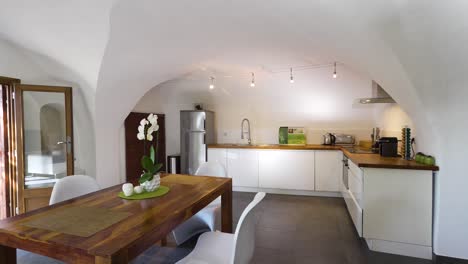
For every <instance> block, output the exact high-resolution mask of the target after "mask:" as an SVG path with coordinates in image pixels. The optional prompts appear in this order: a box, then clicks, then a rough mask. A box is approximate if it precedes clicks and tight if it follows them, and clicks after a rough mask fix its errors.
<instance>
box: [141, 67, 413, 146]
mask: <svg viewBox="0 0 468 264" xmlns="http://www.w3.org/2000/svg"><path fill="white" fill-rule="evenodd" d="M332 71H333V69H332V68H330V67H328V68H323V69H313V70H305V71H298V72H295V73H294V78H295V83H294V84H290V83H289V73H287V72H286V73H275V74H272V73H268V72H264V71H263V72H262V71H261V72H257V74H256V86H255V87H250V86H249V83H250V75H249V72H244V73H243V74H242V73H238V74H234V75H229V74H227V73H224V74H221V73H218V78H216V79H215V89H213V90H210V89H209V88H208V85H209V77H210V75H209V74H207V73H206V72H202V71H197V72H193V73H191V74H190V75H185V76H183V77H181V78H178V79H175V80H172V81H169V82H165V83H163V84H161V85H158V86H156V87H154V88H153V89H151V90H150V91H149V92H147V93H146V94H145V95H144V96H143V97H142V98H141V99H140V101H139V102H138V103H137V104H136V106H135V108H134V109H133V111H136V112H155V113H163V114H166V130H167V131H166V139H167V142H166V149H167V154H178V153H179V152H180V138H179V137H180V122H179V118H180V115H179V112H180V110H188V109H193V107H194V103H203V104H204V107H205V109H207V110H213V111H215V117H216V120H215V122H216V132H217V142H218V143H246V139H244V140H241V139H240V123H241V120H242V119H243V118H244V117H247V118H249V119H250V121H251V130H252V142H253V143H258V144H262V143H263V144H277V143H278V128H279V127H280V126H303V127H305V128H306V130H307V143H309V144H321V143H322V135H323V134H325V133H326V132H328V131H329V132H336V133H349V134H352V135H355V136H356V137H357V140H369V139H370V134H371V131H372V128H373V127H374V126H376V125H377V126H380V127H381V128H382V130H383V131H384V133H383V135H389V136H398V137H401V127H402V126H403V125H405V124H407V125H410V126H412V122H411V120H410V118H409V117H408V116H407V115H406V114H405V113H404V111H403V110H402V109H401V108H400V107H399V106H398V105H397V104H370V105H362V104H359V103H357V100H356V99H357V98H361V97H369V96H370V95H371V91H372V89H371V80H370V79H369V78H366V77H364V76H362V74H359V73H357V72H354V71H352V70H351V69H348V68H347V67H345V66H340V67H339V68H338V73H339V78H337V79H333V78H332V75H331V73H332ZM226 76H229V77H226Z"/></svg>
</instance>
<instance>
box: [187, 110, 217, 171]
mask: <svg viewBox="0 0 468 264" xmlns="http://www.w3.org/2000/svg"><path fill="white" fill-rule="evenodd" d="M213 143H215V133H214V112H212V111H206V110H182V111H180V168H181V173H185V174H195V172H196V171H197V169H198V167H199V166H200V164H202V163H204V162H206V161H207V155H208V151H207V145H208V144H213Z"/></svg>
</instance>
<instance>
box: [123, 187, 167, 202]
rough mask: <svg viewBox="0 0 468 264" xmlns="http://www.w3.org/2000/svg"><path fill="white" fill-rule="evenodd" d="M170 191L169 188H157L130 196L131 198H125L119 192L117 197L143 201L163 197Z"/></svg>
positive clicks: (125, 197)
mask: <svg viewBox="0 0 468 264" xmlns="http://www.w3.org/2000/svg"><path fill="white" fill-rule="evenodd" d="M169 190H170V188H169V187H167V186H163V185H161V186H159V188H158V189H156V190H154V191H152V192H142V193H139V194H136V193H134V194H132V195H131V196H125V194H124V193H123V192H119V197H120V198H123V199H127V200H143V199H149V198H154V197H159V196H163V195H165V194H166V193H168V192H169Z"/></svg>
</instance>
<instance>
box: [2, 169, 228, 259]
mask: <svg viewBox="0 0 468 264" xmlns="http://www.w3.org/2000/svg"><path fill="white" fill-rule="evenodd" d="M161 184H162V185H165V186H168V187H170V188H171V190H170V192H169V193H168V194H166V195H164V196H162V197H157V198H152V199H147V200H134V201H131V200H124V199H121V198H119V197H118V196H117V194H118V192H119V191H121V185H117V186H113V187H110V188H107V189H103V190H100V191H98V192H95V193H91V194H88V195H85V196H81V197H78V198H75V199H72V200H68V201H65V202H62V203H58V204H55V205H52V206H48V207H45V208H42V209H38V210H35V211H32V212H29V213H25V214H22V215H19V216H16V217H12V218H8V219H5V220H2V221H0V245H1V246H0V263H16V257H14V256H13V254H14V253H15V251H16V250H15V248H19V249H23V250H27V251H30V252H34V253H37V254H41V255H45V256H49V257H52V258H56V259H59V260H62V261H65V262H67V263H127V262H128V261H129V260H131V259H132V258H134V257H136V256H138V255H139V254H140V253H142V252H143V251H144V250H145V249H147V248H148V247H150V246H151V245H153V244H154V243H156V242H157V241H159V240H161V239H163V238H165V236H166V235H167V234H168V233H169V232H171V231H172V230H173V229H174V228H175V227H177V226H178V225H179V224H181V223H182V222H184V221H185V220H186V219H188V218H190V217H191V216H192V215H194V214H195V213H197V212H198V211H199V210H201V209H202V208H204V207H205V206H206V205H208V204H209V203H210V202H211V201H213V200H214V199H216V198H217V197H218V196H221V197H222V199H221V200H222V202H221V203H222V204H221V206H222V208H221V210H222V231H223V232H231V233H232V180H231V179H230V178H218V177H205V176H189V175H175V174H170V175H164V176H163V177H162V179H161ZM83 206H89V207H99V208H106V209H110V210H115V211H120V212H128V213H131V216H129V217H128V218H125V219H124V220H122V221H120V222H118V223H116V224H114V225H112V226H110V227H108V228H106V229H104V230H102V231H99V232H98V233H96V234H94V235H92V236H90V237H79V236H73V235H68V234H64V233H60V232H53V231H48V230H43V229H37V228H32V227H27V226H25V225H23V223H25V222H28V221H31V220H34V219H37V218H40V217H41V216H44V215H47V214H51V213H54V212H58V211H60V210H63V209H64V208H69V207H83ZM83 224H86V223H83ZM15 256H16V254H15Z"/></svg>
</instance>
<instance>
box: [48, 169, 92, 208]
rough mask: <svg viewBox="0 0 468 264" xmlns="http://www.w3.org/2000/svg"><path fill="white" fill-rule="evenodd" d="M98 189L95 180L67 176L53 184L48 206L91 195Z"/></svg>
mask: <svg viewBox="0 0 468 264" xmlns="http://www.w3.org/2000/svg"><path fill="white" fill-rule="evenodd" d="M99 189H100V188H99V185H98V184H97V182H96V180H95V179H94V178H92V177H90V176H86V175H73V176H67V177H64V178H62V179H60V180H58V181H57V182H56V183H55V185H54V188H53V189H52V195H51V196H50V201H49V205H52V204H55V203H59V202H62V201H65V200H69V199H72V198H75V197H78V196H82V195H85V194H88V193H92V192H95V191H98V190H99Z"/></svg>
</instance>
